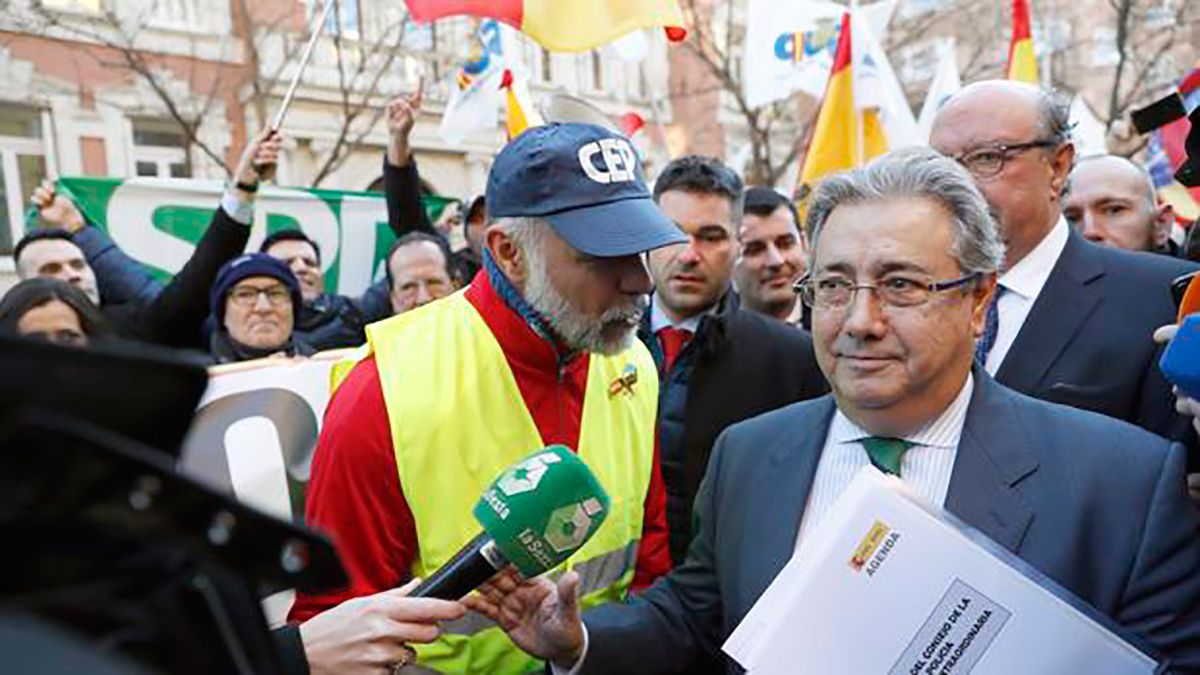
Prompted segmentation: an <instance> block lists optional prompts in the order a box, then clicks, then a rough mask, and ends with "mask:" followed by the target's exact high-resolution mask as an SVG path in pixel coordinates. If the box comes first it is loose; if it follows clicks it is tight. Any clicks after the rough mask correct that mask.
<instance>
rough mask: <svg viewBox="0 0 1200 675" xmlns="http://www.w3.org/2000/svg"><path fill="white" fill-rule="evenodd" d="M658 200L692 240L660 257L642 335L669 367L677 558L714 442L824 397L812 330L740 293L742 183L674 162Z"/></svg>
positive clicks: (662, 371)
mask: <svg viewBox="0 0 1200 675" xmlns="http://www.w3.org/2000/svg"><path fill="white" fill-rule="evenodd" d="M654 199H655V201H656V202H658V205H659V208H661V209H662V211H663V213H664V214H666V216H667V217H668V218H670V219H672V220H673V221H675V224H676V225H677V226H678V227H679V229H680V230H682V231H683V233H684V234H685V235H686V236H687V242H686V243H683V244H677V245H674V246H667V247H663V248H661V249H658V250H656V251H651V252H650V273H651V274H652V275H653V276H654V295H653V296H652V297H651V300H650V311H648V312H647V313H646V315H645V316H644V317H643V319H642V324H641V329H640V330H639V331H638V337H640V338H641V340H642V342H644V343H645V344H646V346H647V347H649V349H650V353H651V354H653V355H654V360H655V362H656V363H657V365H658V368H659V377H660V379H661V381H662V385H661V387H660V389H659V406H658V431H659V443H660V461H661V464H662V471H663V480H664V482H665V483H666V486H667V522H668V524H669V526H670V533H671V557H672V560H673V561H674V562H675V563H676V564H678V563H679V562H681V561H682V560H683V557H684V555H685V554H686V552H687V547H688V543H689V542H690V541H691V520H692V502H693V501H694V498H695V495H696V489H697V487H698V486H699V485H700V480H701V479H702V478H703V477H704V471H705V467H707V465H708V457H709V453H710V452H711V450H712V444H713V441H714V440H715V439H716V437H717V435H718V434H720V433H721V431H723V430H724V429H725V427H727V426H729V425H730V424H733V423H734V422H738V421H741V420H744V419H746V418H748V417H752V416H754V415H758V414H760V413H764V412H766V411H768V410H772V409H774V408H778V407H780V406H783V405H786V404H788V403H792V402H794V401H799V400H803V399H807V398H813V397H816V396H820V395H821V394H823V393H824V392H825V391H826V384H825V380H824V378H823V377H822V376H821V373H820V371H819V370H818V369H817V364H816V361H815V360H814V359H813V353H812V341H811V339H810V338H809V336H808V333H806V332H804V331H796V330H794V329H792V328H790V327H788V326H786V325H784V324H781V323H779V322H777V321H775V320H773V319H769V318H767V317H765V316H763V315H761V314H758V313H756V312H751V311H747V310H742V309H739V308H738V296H737V294H736V293H734V292H733V290H732V289H731V288H730V283H729V280H730V275H731V274H732V273H733V264H734V259H735V258H736V257H737V240H736V239H737V235H736V233H737V230H738V224H739V222H740V220H741V216H742V181H741V178H739V177H738V175H737V174H736V173H734V172H733V170H731V169H730V168H729V167H727V166H725V165H723V164H722V163H721V162H719V161H717V160H716V159H712V158H710V157H699V156H689V157H682V158H680V159H676V160H674V161H672V162H671V163H669V164H667V166H665V167H664V168H663V171H662V173H661V174H659V177H658V180H657V182H655V184H654Z"/></svg>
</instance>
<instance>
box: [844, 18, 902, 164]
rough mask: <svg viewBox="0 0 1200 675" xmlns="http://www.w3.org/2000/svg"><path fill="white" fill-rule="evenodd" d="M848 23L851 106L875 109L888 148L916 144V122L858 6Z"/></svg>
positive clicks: (880, 46) (889, 63)
mask: <svg viewBox="0 0 1200 675" xmlns="http://www.w3.org/2000/svg"><path fill="white" fill-rule="evenodd" d="M850 23H851V35H852V36H853V38H852V39H851V41H850V49H851V54H852V58H853V64H854V71H853V72H854V105H855V107H856V108H858V109H859V110H868V109H875V110H878V111H879V119H880V121H881V122H882V123H883V128H884V131H885V132H886V133H887V139H888V149H889V150H896V149H898V148H904V147H908V146H910V145H917V144H918V142H919V141H918V138H917V122H916V120H915V119H914V118H913V113H912V108H909V107H908V99H907V98H905V96H904V89H903V88H901V87H900V81H899V80H897V79H896V73H895V71H893V70H892V64H891V62H890V61H888V57H887V54H886V53H885V52H884V51H883V46H882V45H880V44H879V41H878V40H876V39H875V34H874V32H872V30H871V27H870V25H869V24H868V23H867V20H866V17H865V16H864V15H863V12H862V11H861V10H860V11H858V12H854V13H852V14H851V20H850Z"/></svg>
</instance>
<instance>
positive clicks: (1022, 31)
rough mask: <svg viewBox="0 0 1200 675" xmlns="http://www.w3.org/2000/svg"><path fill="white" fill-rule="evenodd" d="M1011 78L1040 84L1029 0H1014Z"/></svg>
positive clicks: (1010, 48) (1010, 46)
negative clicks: (1031, 28)
mask: <svg viewBox="0 0 1200 675" xmlns="http://www.w3.org/2000/svg"><path fill="white" fill-rule="evenodd" d="M1007 73H1008V74H1007V77H1008V79H1010V80H1018V81H1020V82H1028V83H1029V84H1032V85H1034V86H1037V84H1038V63H1037V55H1036V54H1034V51H1033V32H1032V31H1031V30H1030V23H1029V2H1028V0H1013V23H1012V41H1011V42H1010V43H1009V44H1008V71H1007Z"/></svg>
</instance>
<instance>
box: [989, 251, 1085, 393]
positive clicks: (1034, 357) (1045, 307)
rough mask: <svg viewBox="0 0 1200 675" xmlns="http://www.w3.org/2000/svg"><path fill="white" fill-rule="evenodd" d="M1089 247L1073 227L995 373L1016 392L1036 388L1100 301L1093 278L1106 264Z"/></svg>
mask: <svg viewBox="0 0 1200 675" xmlns="http://www.w3.org/2000/svg"><path fill="white" fill-rule="evenodd" d="M1089 246H1091V244H1088V243H1087V242H1086V241H1084V240H1083V239H1082V238H1081V237H1080V236H1079V235H1077V234H1075V233H1074V232H1071V234H1070V235H1069V236H1068V238H1067V245H1066V247H1065V248H1063V252H1062V255H1060V256H1059V258H1058V262H1057V263H1055V265H1054V269H1053V270H1052V271H1051V272H1050V277H1049V278H1048V279H1047V280H1046V285H1045V286H1043V287H1042V291H1041V293H1039V294H1038V298H1037V300H1036V301H1034V303H1033V307H1032V309H1031V310H1030V312H1029V315H1028V316H1027V317H1026V318H1025V324H1024V325H1023V326H1021V332H1020V333H1018V334H1017V339H1016V341H1014V342H1013V344H1012V347H1011V348H1010V349H1009V350H1008V354H1007V355H1005V357H1004V362H1003V363H1002V364H1000V369H999V370H998V371H997V372H996V380H997V381H998V382H1001V383H1003V384H1004V385H1005V386H1008V387H1011V388H1013V389H1016V390H1017V391H1023V392H1032V391H1035V390H1036V389H1037V387H1038V385H1039V384H1040V383H1041V380H1042V378H1043V377H1044V376H1045V375H1046V373H1048V372H1049V371H1050V366H1051V365H1053V364H1054V361H1055V360H1057V359H1058V356H1059V355H1060V354H1061V353H1062V352H1063V350H1064V349H1066V347H1067V345H1068V344H1070V342H1071V340H1072V339H1074V337H1075V335H1076V334H1077V333H1078V332H1079V329H1080V328H1081V327H1082V325H1083V321H1084V319H1086V318H1087V316H1088V314H1090V313H1091V312H1092V310H1093V309H1095V307H1096V305H1097V304H1098V303H1099V302H1100V290H1099V289H1098V288H1097V287H1096V285H1095V284H1093V283H1092V282H1093V281H1095V280H1096V279H1098V278H1100V277H1102V276H1104V266H1103V265H1102V264H1101V263H1100V262H1099V261H1097V260H1096V259H1095V258H1094V257H1092V256H1091V255H1089V250H1088V247H1089Z"/></svg>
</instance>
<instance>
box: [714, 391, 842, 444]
mask: <svg viewBox="0 0 1200 675" xmlns="http://www.w3.org/2000/svg"><path fill="white" fill-rule="evenodd" d="M834 408H835V404H834V401H833V396H832V395H829V394H826V395H824V396H820V397H818V398H813V399H807V400H804V401H798V402H796V403H789V404H788V405H785V406H782V407H779V408H776V409H774V410H771V411H768V412H765V413H762V414H760V415H755V416H754V417H750V418H747V419H744V420H742V421H740V422H737V423H735V424H731V425H729V426H728V427H726V429H725V431H723V432H721V436H720V439H719V440H720V441H721V442H720V444H721V445H726V446H734V447H737V448H738V450H737V453H738V455H739V456H743V455H749V456H758V457H761V456H762V455H761V454H759V453H770V452H773V451H774V449H775V448H776V447H777V446H778V445H779V444H780V443H785V444H787V445H789V446H792V445H795V444H796V434H797V433H803V434H813V433H818V432H820V431H821V430H823V429H827V428H828V424H829V420H830V418H831V417H832V415H833V411H834Z"/></svg>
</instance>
